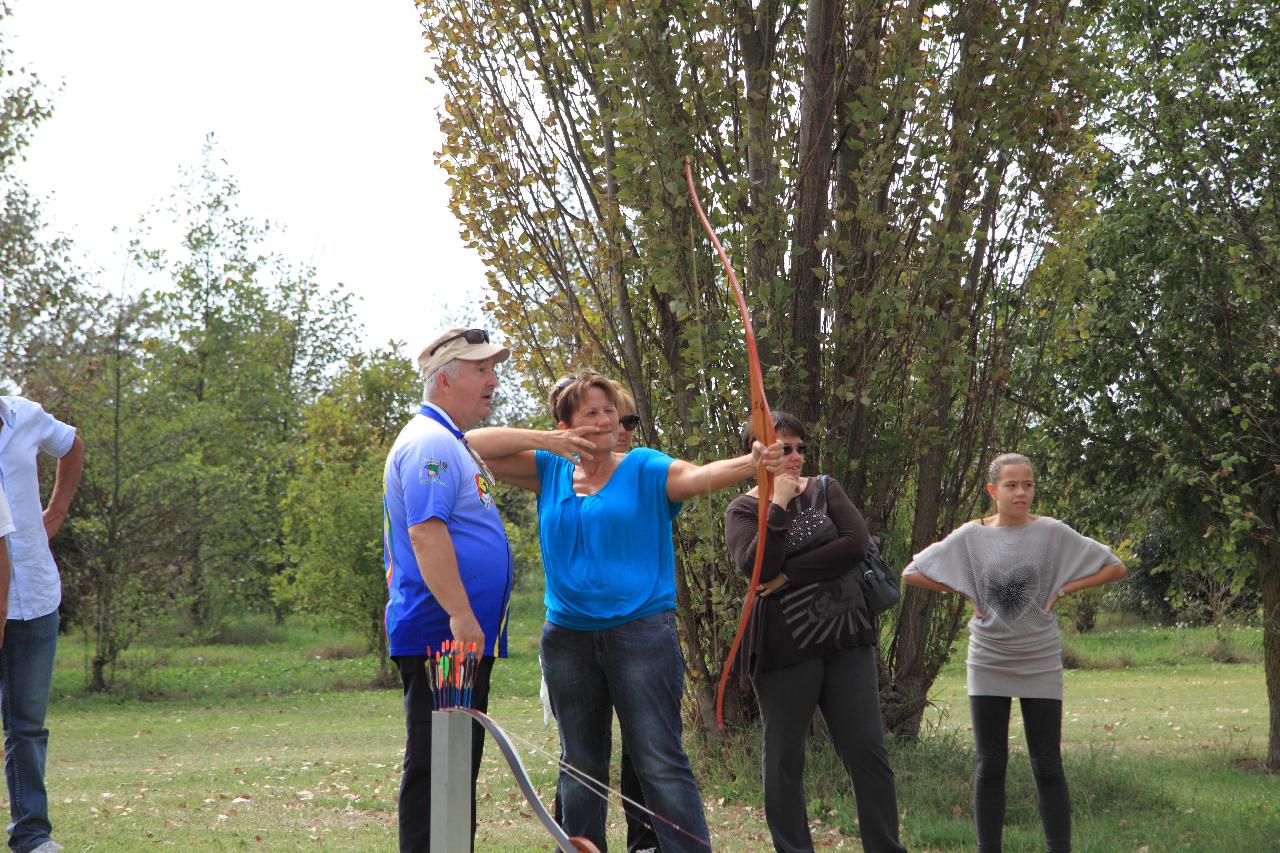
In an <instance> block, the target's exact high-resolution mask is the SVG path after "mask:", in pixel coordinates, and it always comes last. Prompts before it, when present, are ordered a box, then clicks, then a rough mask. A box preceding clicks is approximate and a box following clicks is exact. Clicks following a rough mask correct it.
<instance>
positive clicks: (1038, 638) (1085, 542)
mask: <svg viewBox="0 0 1280 853" xmlns="http://www.w3.org/2000/svg"><path fill="white" fill-rule="evenodd" d="M1119 562H1120V558H1119V557H1117V556H1116V555H1115V552H1114V551H1112V550H1111V549H1110V548H1109V547H1107V546H1106V545H1103V544H1102V543H1100V542H1096V541H1094V540H1093V539H1090V538H1089V537H1087V536H1082V535H1081V534H1079V533H1076V532H1075V531H1074V530H1072V529H1071V528H1070V527H1068V526H1067V525H1065V524H1063V523H1062V522H1061V521H1058V520H1057V519H1053V518H1047V517H1045V516H1040V517H1039V518H1035V519H1032V520H1031V521H1028V522H1027V523H1025V524H1017V525H1012V526H1009V527H990V526H985V525H983V524H981V523H980V522H976V521H972V522H969V523H968V524H964V525H961V526H960V527H958V528H956V529H955V530H953V531H952V532H951V533H950V535H948V536H947V538H946V539H943V540H942V541H941V542H935V543H934V544H933V545H930V546H929V547H928V548H925V549H924V550H923V551H921V552H920V553H919V554H916V555H915V558H914V559H913V560H912V562H911V565H909V566H907V568H906V569H904V570H903V574H904V575H907V574H910V573H914V572H918V573H920V574H921V575H924V576H925V577H927V578H929V579H930V580H935V581H937V582H939V583H942V584H946V585H947V586H949V587H951V588H952V589H954V590H956V591H957V592H959V593H961V594H963V595H966V596H968V597H969V598H971V599H973V601H974V602H976V603H977V606H978V610H979V611H980V612H981V613H982V618H981V619H977V618H974V619H970V620H969V660H968V663H969V667H968V668H969V695H970V696H1018V697H1022V698H1028V699H1061V698H1062V637H1061V635H1060V634H1059V633H1058V619H1057V616H1056V615H1054V614H1052V613H1045V612H1044V607H1045V605H1046V604H1047V603H1048V602H1049V599H1050V598H1051V597H1053V596H1054V595H1056V594H1057V592H1058V590H1060V589H1061V588H1062V585H1063V584H1065V583H1067V582H1068V581H1072V580H1076V579H1078V578H1084V577H1088V576H1089V575H1092V574H1095V573H1096V572H1097V571H1098V570H1099V569H1101V568H1102V567H1103V566H1107V565H1111V564H1112V563H1119Z"/></svg>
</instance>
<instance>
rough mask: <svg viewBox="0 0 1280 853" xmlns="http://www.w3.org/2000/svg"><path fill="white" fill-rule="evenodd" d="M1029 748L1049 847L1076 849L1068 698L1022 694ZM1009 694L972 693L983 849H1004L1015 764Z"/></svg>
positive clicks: (1057, 852) (982, 852)
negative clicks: (1065, 717) (1066, 757)
mask: <svg viewBox="0 0 1280 853" xmlns="http://www.w3.org/2000/svg"><path fill="white" fill-rule="evenodd" d="M1018 701H1019V702H1020V703H1021V705H1022V726H1023V729H1024V730H1025V731H1026V734H1027V754H1028V755H1029V756H1030V757H1031V772H1032V774H1033V775H1034V776H1035V777H1036V792H1037V793H1038V794H1039V802H1040V822H1041V823H1042V824H1043V825H1044V840H1045V845H1046V846H1047V848H1048V853H1069V851H1070V850H1071V794H1070V792H1069V791H1068V790H1067V775H1066V774H1065V773H1063V772H1062V700H1061V699H1019V700H1018ZM1011 705H1012V701H1011V699H1010V697H1008V696H970V697H969V710H970V712H971V713H972V714H973V739H974V743H975V745H976V747H977V751H978V762H977V766H976V768H975V770H974V774H973V817H974V821H975V823H976V824H977V831H978V851H979V853H1000V848H1001V844H1002V840H1003V836H1004V803H1005V796H1004V777H1005V769H1006V768H1007V767H1008V764H1009V709H1010V707H1011Z"/></svg>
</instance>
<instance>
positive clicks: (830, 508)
mask: <svg viewBox="0 0 1280 853" xmlns="http://www.w3.org/2000/svg"><path fill="white" fill-rule="evenodd" d="M773 427H774V430H775V432H776V434H777V437H778V439H779V441H781V443H782V448H781V449H782V454H783V456H782V470H781V471H780V472H779V473H778V474H777V476H776V477H774V480H773V494H772V495H771V496H770V498H769V518H768V527H767V529H766V531H765V540H764V559H763V562H762V564H761V567H760V580H761V584H760V588H759V593H760V597H759V598H758V599H757V605H756V609H755V611H754V612H753V614H752V622H751V626H750V628H749V631H748V636H749V640H748V642H747V643H745V644H744V645H745V646H746V648H745V649H744V651H743V653H742V655H740V657H739V665H740V666H743V667H745V668H746V669H747V671H748V672H749V674H750V677H751V682H752V685H753V686H754V687H755V693H756V701H757V702H758V703H759V705H760V717H761V719H762V721H763V723H764V754H763V758H762V763H763V765H764V768H763V769H764V812H765V819H766V820H767V821H768V824H769V832H770V834H771V835H772V836H773V846H774V849H775V850H779V851H809V850H813V838H812V837H811V836H810V833H809V816H808V813H807V810H806V808H805V796H804V759H805V739H806V736H807V735H808V732H809V723H810V721H811V720H812V719H813V711H814V709H815V708H818V709H820V710H821V711H822V717H823V719H824V720H825V721H826V724H827V731H828V733H829V734H830V736H831V742H832V744H833V745H834V746H835V749H836V753H837V754H838V755H839V756H840V760H841V761H842V762H843V763H844V767H845V772H846V773H848V775H849V781H850V782H852V783H853V792H854V797H855V798H856V800H857V805H858V827H859V833H860V834H861V836H862V845H863V849H864V850H867V851H902V850H905V849H906V848H905V847H903V845H902V843H901V842H900V841H899V840H898V803H897V793H896V790H895V785H894V778H893V769H892V768H891V767H890V766H889V758H888V755H887V754H886V753H885V748H884V727H883V725H882V723H881V721H880V691H879V682H878V677H879V676H878V669H877V666H878V664H877V661H876V650H875V642H876V635H875V629H874V625H873V623H872V620H871V614H870V612H869V611H868V610H867V606H866V603H865V602H864V601H863V598H862V591H861V587H860V586H859V585H858V579H857V576H856V573H855V569H856V567H857V566H858V564H859V562H861V560H862V558H863V557H865V556H866V554H867V548H868V546H869V544H870V541H871V537H870V534H869V533H868V532H867V525H866V522H865V521H863V519H862V514H861V513H860V512H858V509H857V507H855V506H854V505H853V502H852V501H850V500H849V498H848V497H847V496H846V495H845V493H844V491H843V490H842V489H841V488H840V484H839V483H837V482H836V481H835V480H834V479H833V478H831V477H828V476H826V475H818V476H812V477H806V476H804V473H803V471H804V453H805V444H804V441H805V437H806V435H807V431H806V430H805V428H804V424H802V423H800V421H799V419H797V418H796V417H795V416H794V415H790V414H788V413H786V412H777V411H775V412H774V413H773ZM742 441H743V446H744V447H749V446H750V445H751V444H752V442H753V441H754V436H753V434H752V431H751V427H750V425H748V426H747V428H746V430H745V431H744V432H743V438H742ZM759 502H760V498H759V493H758V491H757V490H756V489H754V488H753V489H751V491H749V492H747V493H746V494H744V495H742V496H741V497H739V498H737V499H736V500H734V501H733V503H731V504H729V508H728V510H727V511H726V512H725V526H724V535H725V540H726V542H727V543H728V545H729V553H730V555H731V556H732V557H733V560H734V562H735V563H736V564H737V565H738V568H739V569H740V570H741V571H742V572H743V573H744V574H750V572H751V569H752V567H753V566H754V564H755V557H756V549H757V547H759V543H758V542H757V535H758V534H757V532H758V529H759V528H758V523H757V513H758V511H759V510H758V508H759Z"/></svg>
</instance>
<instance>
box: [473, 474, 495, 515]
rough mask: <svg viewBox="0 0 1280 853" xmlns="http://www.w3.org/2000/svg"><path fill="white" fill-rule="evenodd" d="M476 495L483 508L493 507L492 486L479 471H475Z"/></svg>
mask: <svg viewBox="0 0 1280 853" xmlns="http://www.w3.org/2000/svg"><path fill="white" fill-rule="evenodd" d="M476 497H478V498H479V499H480V503H482V504H483V505H484V508H485V509H492V508H493V487H492V486H491V485H489V479H488V478H487V477H485V476H484V475H483V474H481V473H480V472H479V471H477V472H476Z"/></svg>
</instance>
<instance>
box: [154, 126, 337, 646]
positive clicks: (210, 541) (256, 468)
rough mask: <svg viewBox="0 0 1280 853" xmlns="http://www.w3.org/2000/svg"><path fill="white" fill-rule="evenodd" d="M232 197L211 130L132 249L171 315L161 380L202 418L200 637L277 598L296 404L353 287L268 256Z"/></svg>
mask: <svg viewBox="0 0 1280 853" xmlns="http://www.w3.org/2000/svg"><path fill="white" fill-rule="evenodd" d="M238 195H239V188H238V185H237V184H236V182H235V180H234V179H233V178H232V177H230V176H229V175H228V174H227V173H226V164H225V162H224V161H222V160H220V158H219V157H218V154H217V148H216V145H215V143H214V141H213V139H212V137H210V138H209V139H208V140H207V142H206V146H205V153H204V161H203V163H202V165H201V167H200V168H199V169H198V170H195V171H194V172H191V173H188V174H187V175H186V176H185V179H184V183H183V184H182V186H181V187H180V188H179V190H178V191H177V193H176V194H175V195H174V197H173V198H172V199H171V201H170V203H169V205H168V206H167V208H166V209H165V210H163V211H160V212H158V213H156V214H153V215H151V216H149V217H147V218H146V219H145V220H144V222H143V228H142V233H141V234H140V236H139V237H138V238H137V239H136V240H135V242H134V246H133V250H134V257H135V259H136V261H137V263H138V265H139V267H140V268H141V269H142V270H143V271H144V272H145V273H147V274H148V275H149V276H150V278H149V279H148V280H149V281H154V282H156V284H155V288H156V294H157V296H156V299H157V302H158V304H159V307H160V311H161V315H160V316H161V321H162V323H163V328H162V341H163V344H162V347H161V350H160V351H159V352H157V358H156V373H155V377H154V379H155V381H156V382H157V383H158V384H159V385H161V386H162V387H164V388H165V389H166V390H167V392H168V393H169V394H170V395H171V396H172V398H173V400H174V404H175V406H177V407H179V408H181V409H182V410H183V411H184V413H185V415H186V417H188V418H189V419H190V421H191V423H192V424H193V425H194V432H193V434H192V436H191V446H190V448H189V452H190V453H192V454H193V455H194V456H195V458H197V459H198V460H199V463H200V465H201V466H202V467H201V468H200V469H199V470H200V471H203V472H205V474H204V475H200V474H196V475H193V476H192V477H190V478H189V479H188V480H187V481H186V484H185V488H183V489H182V491H183V492H184V497H183V499H184V500H185V499H188V498H189V499H191V500H194V501H195V502H196V503H197V504H198V505H199V506H200V507H201V512H200V514H199V517H198V519H196V520H195V522H194V527H193V530H192V535H191V537H190V540H189V542H190V548H191V553H190V554H188V555H187V557H188V558H189V560H190V563H191V566H192V570H191V572H190V573H189V574H188V576H187V578H188V582H189V584H190V589H189V592H190V596H189V600H190V602H191V610H190V612H191V617H192V620H193V623H194V626H195V628H196V629H197V630H199V631H202V632H205V633H212V632H216V630H217V628H218V624H219V622H220V620H221V619H222V618H223V617H224V616H225V614H226V613H227V611H228V609H229V608H231V607H234V606H238V605H240V604H248V605H250V606H265V605H267V604H269V603H270V602H271V601H272V599H271V596H270V591H269V586H268V584H269V581H270V578H271V577H272V576H273V575H275V574H276V573H277V572H278V571H280V569H281V568H282V560H283V558H284V550H283V547H282V546H283V535H282V530H281V524H282V519H281V511H280V503H281V501H282V500H283V498H284V494H285V490H286V486H287V483H288V482H289V480H290V479H291V476H292V465H293V460H294V452H293V447H294V443H295V442H296V440H297V439H298V436H299V428H300V423H299V414H298V413H299V412H300V411H301V409H302V408H303V406H304V405H305V404H307V403H308V402H310V401H311V400H313V399H314V398H315V396H316V395H317V394H318V393H319V392H320V391H321V390H322V389H323V387H324V384H325V381H326V375H327V372H328V371H329V370H331V369H332V367H333V366H334V365H335V364H337V363H340V362H341V360H342V358H343V357H344V356H346V355H347V354H348V353H350V352H351V350H352V349H353V337H354V332H353V330H354V319H353V316H352V308H351V301H350V296H349V294H346V293H343V292H341V291H337V292H326V291H325V290H324V289H322V288H321V287H320V286H319V285H318V284H317V283H316V281H315V278H314V272H313V271H312V270H309V269H306V268H302V269H298V268H295V267H294V266H292V265H290V264H289V263H288V262H287V261H285V260H284V259H283V258H281V257H280V256H278V255H275V254H272V253H270V252H268V251H267V250H266V249H265V247H264V241H265V239H266V236H267V233H268V229H267V226H264V225H261V224H259V223H257V222H256V221H254V220H253V219H251V218H250V217H247V216H245V215H244V214H242V213H241V212H240V210H239V208H238ZM224 482H232V483H234V488H232V489H230V490H225V489H223V488H222V484H223V483H224ZM211 484H216V486H211Z"/></svg>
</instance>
